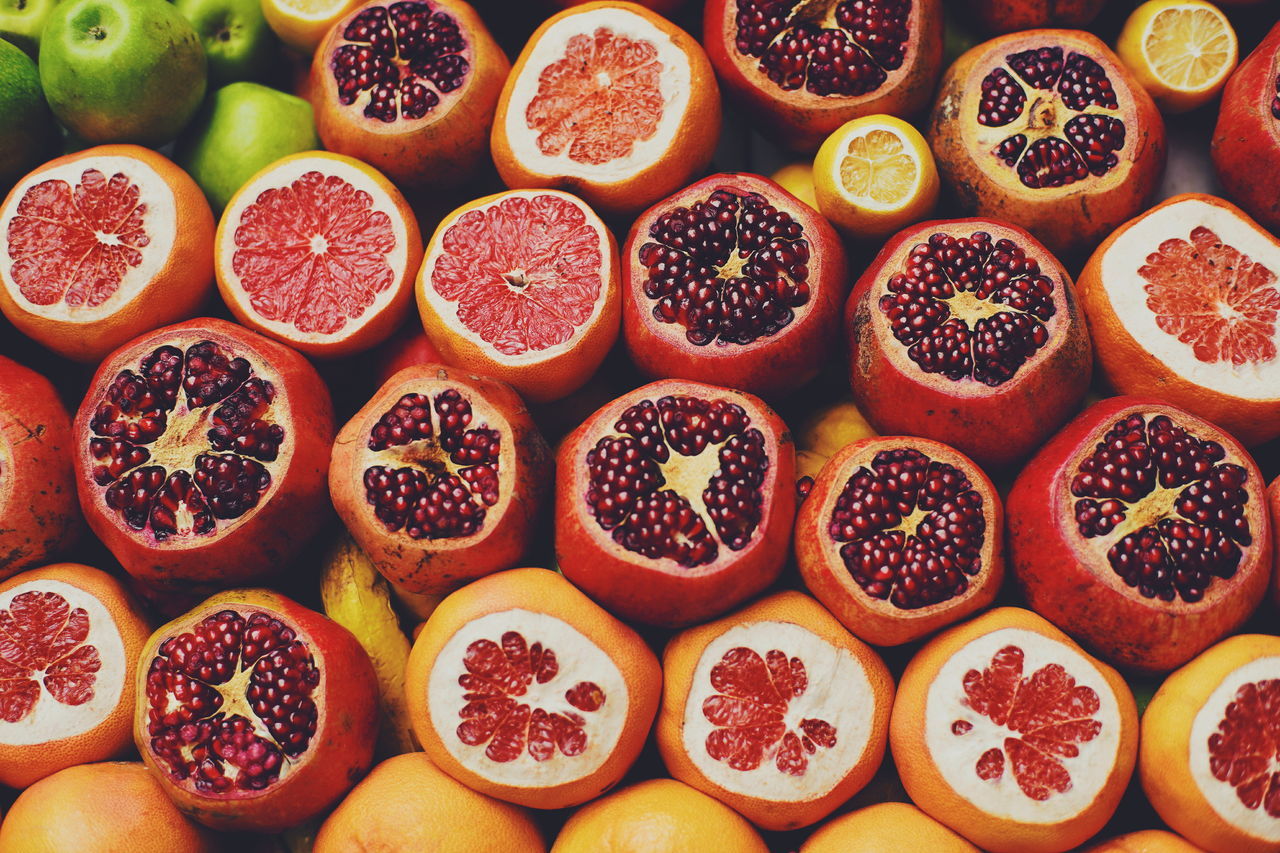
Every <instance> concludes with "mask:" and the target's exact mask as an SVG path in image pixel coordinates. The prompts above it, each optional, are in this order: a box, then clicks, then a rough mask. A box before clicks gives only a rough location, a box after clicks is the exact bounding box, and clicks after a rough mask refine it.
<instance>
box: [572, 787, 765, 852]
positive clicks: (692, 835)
mask: <svg viewBox="0 0 1280 853" xmlns="http://www.w3.org/2000/svg"><path fill="white" fill-rule="evenodd" d="M693 850H726V851H728V850H732V851H734V853H768V850H769V848H768V847H767V846H766V845H765V843H764V840H763V839H761V838H760V835H759V834H758V833H757V832H756V831H755V830H754V829H752V828H751V824H749V823H747V822H746V821H745V820H743V818H742V817H741V816H740V815H738V814H737V813H735V812H734V811H733V809H731V808H729V807H728V806H725V805H723V804H722V803H720V802H718V801H716V800H714V799H712V798H711V797H708V796H707V795H706V794H703V793H702V792H700V791H697V790H695V789H693V788H690V787H689V786H688V785H685V784H683V783H681V782H677V781H675V780H674V779H650V780H649V781H647V782H641V783H639V784H638V785H632V786H631V787H630V788H625V789H623V790H621V791H617V792H616V793H613V794H610V795H609V796H607V797H602V798H600V799H598V800H596V801H595V802H594V803H590V804H588V805H585V806H583V807H582V808H580V809H578V811H576V812H575V813H574V814H573V815H572V816H571V817H570V818H569V820H568V822H566V823H565V825H564V828H563V829H562V830H560V834H559V835H558V836H556V843H555V844H554V845H552V847H551V851H552V853H687V851H693Z"/></svg>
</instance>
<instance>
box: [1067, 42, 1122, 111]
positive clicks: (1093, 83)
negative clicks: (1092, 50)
mask: <svg viewBox="0 0 1280 853" xmlns="http://www.w3.org/2000/svg"><path fill="white" fill-rule="evenodd" d="M1058 91H1059V92H1060V93H1061V95H1062V102H1063V103H1064V104H1066V106H1067V108H1068V109H1072V110H1077V111H1079V110H1083V109H1085V108H1087V107H1091V106H1093V107H1104V108H1106V109H1109V110H1114V109H1116V107H1118V106H1119V103H1118V102H1117V101H1116V93H1115V89H1114V88H1113V87H1112V85H1111V80H1110V78H1108V77H1107V72H1106V71H1105V70H1104V69H1103V67H1102V66H1101V65H1099V64H1098V63H1097V62H1095V61H1094V60H1093V59H1091V58H1090V57H1088V56H1085V55H1084V54H1082V53H1071V54H1070V55H1068V56H1067V62H1066V66H1065V67H1064V68H1063V69H1062V80H1061V82H1059V84H1058Z"/></svg>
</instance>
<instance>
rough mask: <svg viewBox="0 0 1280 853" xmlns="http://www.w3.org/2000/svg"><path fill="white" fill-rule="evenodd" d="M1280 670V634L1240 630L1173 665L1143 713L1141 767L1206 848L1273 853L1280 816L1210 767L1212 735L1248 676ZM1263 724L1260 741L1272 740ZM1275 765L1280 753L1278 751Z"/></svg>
mask: <svg viewBox="0 0 1280 853" xmlns="http://www.w3.org/2000/svg"><path fill="white" fill-rule="evenodd" d="M1276 678H1280V638H1277V637H1274V636H1271V635H1269V634H1239V635H1236V636H1234V637H1230V638H1228V639H1226V640H1223V641H1222V642H1221V643H1218V644H1217V645H1215V646H1213V647H1211V648H1210V649H1208V650H1207V651H1205V652H1204V653H1203V654H1201V655H1200V656H1199V657H1197V658H1195V659H1194V660H1192V661H1191V662H1190V663H1188V664H1187V665H1186V666H1183V667H1182V668H1181V669H1179V670H1177V671H1176V672H1174V673H1173V674H1172V675H1170V676H1169V677H1168V678H1167V679H1165V681H1164V683H1163V684H1162V685H1161V686H1160V689H1159V690H1157V691H1156V694H1155V696H1154V697H1152V699H1151V703H1150V704H1149V705H1148V706H1147V709H1146V711H1145V712H1144V713H1143V715H1142V742H1141V748H1140V751H1139V755H1138V775H1139V778H1140V779H1141V781H1142V788H1143V791H1144V792H1145V793H1146V795H1147V799H1148V800H1149V801H1150V802H1151V805H1152V806H1154V807H1155V810H1156V812H1157V813H1159V815H1160V817H1161V818H1162V819H1163V820H1164V821H1165V822H1166V823H1168V824H1169V826H1170V827H1171V828H1172V829H1174V830H1175V831H1176V832H1178V833H1179V834H1181V835H1183V836H1185V837H1186V838H1187V839H1188V840H1190V841H1192V842H1194V843H1195V844H1197V845H1199V846H1200V847H1203V848H1204V849H1206V850H1211V851H1221V853H1226V851H1233V853H1234V851H1239V853H1268V851H1273V850H1275V849H1276V846H1277V844H1280V819H1276V818H1274V817H1272V816H1270V815H1268V814H1267V813H1266V810H1265V808H1263V807H1259V808H1257V809H1252V810H1251V809H1248V808H1246V807H1245V806H1244V805H1243V804H1242V803H1241V801H1240V799H1239V797H1238V796H1237V794H1236V788H1235V787H1233V786H1232V785H1231V784H1230V783H1228V782H1223V781H1219V780H1218V779H1217V778H1215V776H1214V774H1213V772H1212V771H1211V770H1210V767H1209V737H1210V736H1212V735H1213V734H1214V733H1216V732H1217V731H1218V725H1219V723H1221V722H1222V720H1223V718H1224V716H1225V713H1226V709H1227V705H1228V703H1230V702H1231V701H1232V700H1233V699H1234V698H1235V694H1236V691H1237V690H1238V689H1239V687H1240V686H1241V685H1242V684H1244V683H1249V682H1256V681H1259V680H1270V679H1276ZM1255 731H1257V737H1258V738H1259V744H1266V743H1268V742H1269V741H1268V740H1267V738H1266V737H1265V735H1264V733H1263V732H1262V731H1258V730H1256V729H1255ZM1272 758H1273V761H1272V769H1274V756H1272Z"/></svg>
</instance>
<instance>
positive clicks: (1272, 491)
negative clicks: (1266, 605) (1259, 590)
mask: <svg viewBox="0 0 1280 853" xmlns="http://www.w3.org/2000/svg"><path fill="white" fill-rule="evenodd" d="M1267 499H1268V501H1270V503H1271V541H1272V544H1273V545H1274V546H1275V553H1276V559H1275V576H1274V578H1273V579H1272V581H1271V597H1272V599H1273V600H1274V601H1275V603H1276V605H1277V606H1280V477H1276V478H1275V479H1274V480H1272V481H1271V485H1270V486H1268V487H1267Z"/></svg>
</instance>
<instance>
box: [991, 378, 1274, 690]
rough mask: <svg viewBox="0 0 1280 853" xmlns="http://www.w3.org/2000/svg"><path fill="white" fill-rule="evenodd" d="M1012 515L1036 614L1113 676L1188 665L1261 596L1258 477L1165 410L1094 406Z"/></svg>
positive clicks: (1203, 430)
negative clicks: (1112, 667) (1119, 671)
mask: <svg viewBox="0 0 1280 853" xmlns="http://www.w3.org/2000/svg"><path fill="white" fill-rule="evenodd" d="M1005 507H1006V510H1007V517H1008V525H1009V560H1010V566H1011V569H1012V571H1013V575H1014V578H1015V579H1016V580H1017V582H1018V585H1019V586H1020V587H1021V589H1022V591H1023V593H1024V594H1025V595H1026V597H1027V601H1028V602H1029V603H1030V604H1031V607H1032V608H1033V609H1035V610H1036V612H1038V613H1039V614H1040V615H1042V616H1044V617H1045V618H1047V619H1048V620H1049V621H1051V622H1053V623H1054V624H1056V625H1057V626H1058V627H1060V628H1062V629H1063V630H1064V631H1066V632H1067V633H1069V634H1071V635H1072V636H1074V637H1076V638H1078V639H1079V640H1080V641H1081V642H1083V643H1084V644H1085V645H1086V646H1088V647H1090V648H1092V649H1094V650H1095V651H1096V652H1097V653H1098V654H1099V655H1101V656H1102V657H1104V658H1106V659H1107V660H1108V661H1111V662H1113V663H1115V664H1117V665H1118V666H1123V667H1126V668H1128V669H1132V670H1137V671H1140V672H1167V671H1168V670H1171V669H1173V668H1174V667H1176V666H1180V665H1181V664H1183V663H1186V662H1187V661H1188V660H1190V659H1191V658H1192V657H1194V656H1195V655H1196V654H1198V653H1199V652H1201V651H1202V650H1204V649H1205V648H1206V647H1207V646H1209V645H1210V644H1211V643H1214V642H1216V641H1217V640H1218V639H1220V638H1221V637H1223V636H1224V635H1226V634H1228V633H1230V632H1231V631H1234V630H1235V629H1236V628H1238V627H1239V626H1240V624H1241V623H1242V622H1244V620H1245V619H1247V618H1248V617H1249V615H1250V614H1251V613H1252V612H1253V611H1254V609H1255V608H1256V607H1257V606H1258V604H1259V602H1261V600H1262V598H1263V596H1264V595H1265V594H1266V590H1267V584H1268V581H1269V579H1270V576H1271V560H1272V553H1271V521H1270V519H1269V518H1268V517H1267V515H1268V513H1267V499H1266V494H1265V485H1264V483H1263V481H1262V475H1261V474H1260V473H1259V472H1258V467H1257V466H1256V465H1255V464H1254V462H1253V459H1252V458H1250V456H1249V454H1248V452H1247V451H1246V450H1245V449H1244V448H1243V447H1241V446H1240V444H1239V442H1237V441H1236V440H1235V439H1233V438H1232V437H1231V436H1230V435H1228V434H1227V433H1225V432H1223V431H1222V430H1220V429H1218V428H1217V427H1215V426H1213V425H1212V424H1210V423H1208V422H1207V421H1203V420H1200V419H1199V418H1197V417H1195V416H1193V415H1191V414H1189V413H1187V412H1184V411H1182V410H1181V409H1177V408H1175V407H1173V406H1170V405H1168V404H1166V403H1163V402H1160V401H1158V400H1152V399H1143V398H1139V397H1115V398H1112V399H1109V400H1104V401H1102V402H1101V403H1098V404H1096V405H1094V406H1092V407H1090V408H1089V409H1088V410H1086V411H1085V412H1084V413H1083V414H1082V415H1080V416H1079V417H1078V418H1076V419H1075V420H1074V421H1072V422H1071V423H1070V424H1069V425H1067V427H1066V428H1065V429H1063V430H1062V432H1060V433H1058V435H1057V436H1055V437H1054V438H1053V440H1052V441H1050V442H1049V443H1048V444H1047V445H1045V447H1044V449H1043V450H1041V451H1040V453H1038V454H1037V455H1036V457H1035V458H1034V459H1032V460H1031V462H1030V463H1028V465H1027V467H1026V468H1025V469H1024V470H1023V471H1022V473H1021V474H1020V475H1019V476H1018V479H1017V481H1016V482H1015V483H1014V486H1013V489H1012V491H1011V492H1010V493H1009V499H1008V501H1007V502H1006V504H1005Z"/></svg>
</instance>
